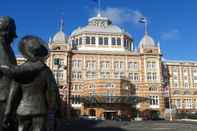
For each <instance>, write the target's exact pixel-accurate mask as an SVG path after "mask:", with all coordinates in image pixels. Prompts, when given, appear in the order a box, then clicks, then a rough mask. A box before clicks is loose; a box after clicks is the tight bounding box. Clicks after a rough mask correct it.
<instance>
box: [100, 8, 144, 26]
mask: <svg viewBox="0 0 197 131" xmlns="http://www.w3.org/2000/svg"><path fill="white" fill-rule="evenodd" d="M101 14H102V15H103V16H106V17H108V18H109V19H110V20H112V22H113V23H115V24H119V25H122V24H125V23H130V22H132V23H133V24H137V23H138V20H139V19H140V18H141V17H143V14H142V13H141V12H140V11H139V10H130V9H127V8H114V7H108V8H106V9H105V10H103V11H102V12H101Z"/></svg>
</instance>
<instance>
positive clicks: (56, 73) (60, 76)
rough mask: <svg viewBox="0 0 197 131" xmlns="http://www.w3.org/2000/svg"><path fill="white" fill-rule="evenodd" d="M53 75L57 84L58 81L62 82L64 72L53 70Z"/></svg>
mask: <svg viewBox="0 0 197 131" xmlns="http://www.w3.org/2000/svg"><path fill="white" fill-rule="evenodd" d="M53 75H54V77H55V79H56V81H57V83H58V82H59V80H63V78H64V70H53Z"/></svg>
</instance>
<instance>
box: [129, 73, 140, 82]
mask: <svg viewBox="0 0 197 131" xmlns="http://www.w3.org/2000/svg"><path fill="white" fill-rule="evenodd" d="M129 79H130V80H134V81H136V80H139V74H138V73H129Z"/></svg>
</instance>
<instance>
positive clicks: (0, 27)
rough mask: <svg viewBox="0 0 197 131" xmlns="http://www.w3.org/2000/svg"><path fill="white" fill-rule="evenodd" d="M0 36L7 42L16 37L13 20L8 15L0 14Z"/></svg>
mask: <svg viewBox="0 0 197 131" xmlns="http://www.w3.org/2000/svg"><path fill="white" fill-rule="evenodd" d="M0 37H3V38H5V39H6V41H7V42H9V43H12V41H13V40H14V38H17V35H16V24H15V21H14V19H12V18H11V17H9V16H0Z"/></svg>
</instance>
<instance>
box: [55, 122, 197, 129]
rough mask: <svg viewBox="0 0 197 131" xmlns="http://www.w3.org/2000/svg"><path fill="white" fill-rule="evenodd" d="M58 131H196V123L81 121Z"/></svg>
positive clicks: (64, 125)
mask: <svg viewBox="0 0 197 131" xmlns="http://www.w3.org/2000/svg"><path fill="white" fill-rule="evenodd" d="M58 131H197V122H168V121H143V122H137V121H132V122H119V121H87V120H81V121H74V122H65V123H64V124H62V126H61V128H59V129H58Z"/></svg>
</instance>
